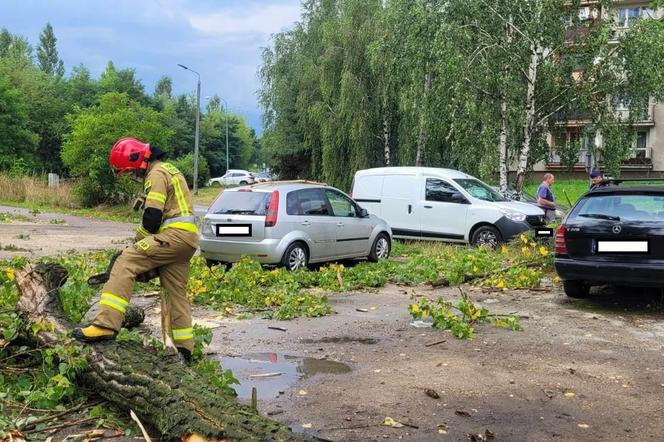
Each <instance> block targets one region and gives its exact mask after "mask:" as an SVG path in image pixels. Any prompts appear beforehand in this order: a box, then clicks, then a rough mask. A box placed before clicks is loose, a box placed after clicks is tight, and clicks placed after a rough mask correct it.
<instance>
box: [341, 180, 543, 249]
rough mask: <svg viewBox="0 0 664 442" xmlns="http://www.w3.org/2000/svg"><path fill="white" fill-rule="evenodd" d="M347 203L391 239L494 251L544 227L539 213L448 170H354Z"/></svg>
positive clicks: (537, 210) (475, 181)
mask: <svg viewBox="0 0 664 442" xmlns="http://www.w3.org/2000/svg"><path fill="white" fill-rule="evenodd" d="M352 197H353V199H354V200H355V201H356V202H358V203H359V204H360V205H361V206H362V207H364V208H366V209H367V210H368V211H369V213H373V214H374V215H376V216H378V217H380V218H382V219H384V220H385V221H387V223H388V224H389V225H390V227H392V232H393V234H394V236H395V237H400V238H408V239H434V240H443V241H452V242H463V243H471V244H473V245H482V244H485V245H488V246H491V247H495V246H496V245H497V244H499V243H500V242H502V241H507V240H509V239H511V238H513V237H515V236H517V235H518V234H519V233H521V232H525V231H527V230H530V229H533V228H535V227H539V226H542V225H544V212H543V211H542V209H540V208H538V207H536V206H534V205H532V204H527V203H522V202H518V201H509V200H507V199H506V198H504V197H503V196H501V195H500V194H499V193H498V192H496V191H495V190H493V189H492V188H491V187H490V186H488V185H487V184H485V183H483V182H482V181H480V180H478V179H477V178H475V177H473V176H470V175H468V174H465V173H463V172H459V171H457V170H452V169H437V168H430V167H383V168H377V169H366V170H360V171H358V172H357V173H355V178H354V180H353V192H352Z"/></svg>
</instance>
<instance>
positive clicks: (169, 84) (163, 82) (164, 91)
mask: <svg viewBox="0 0 664 442" xmlns="http://www.w3.org/2000/svg"><path fill="white" fill-rule="evenodd" d="M172 94H173V80H172V79H171V77H169V76H168V75H162V77H161V78H160V79H159V81H157V84H156V85H155V87H154V95H155V96H165V97H167V98H169V99H171V98H173V95H172Z"/></svg>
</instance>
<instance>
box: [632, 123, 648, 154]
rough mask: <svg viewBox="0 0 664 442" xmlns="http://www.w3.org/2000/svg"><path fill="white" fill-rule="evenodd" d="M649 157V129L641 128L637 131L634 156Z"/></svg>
mask: <svg viewBox="0 0 664 442" xmlns="http://www.w3.org/2000/svg"><path fill="white" fill-rule="evenodd" d="M647 157H648V131H646V130H640V131H637V132H636V142H635V144H634V158H638V159H646V158H647Z"/></svg>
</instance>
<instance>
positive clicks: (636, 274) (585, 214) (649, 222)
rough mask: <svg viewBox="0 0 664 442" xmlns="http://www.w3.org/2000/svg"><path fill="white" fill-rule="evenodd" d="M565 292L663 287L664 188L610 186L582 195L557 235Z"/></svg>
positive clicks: (584, 293) (574, 294)
mask: <svg viewBox="0 0 664 442" xmlns="http://www.w3.org/2000/svg"><path fill="white" fill-rule="evenodd" d="M555 244H556V255H555V266H556V271H557V272H558V275H559V276H560V278H561V279H562V281H563V285H564V288H565V293H566V294H567V295H568V296H570V297H572V298H583V297H586V296H588V293H589V290H590V287H591V286H593V285H605V284H614V285H620V286H636V287H664V186H661V185H658V186H632V187H622V186H609V187H602V188H599V189H596V190H593V191H590V192H588V193H586V194H585V195H583V196H582V197H581V198H580V199H579V201H578V202H577V203H576V204H575V205H574V207H573V208H572V209H571V211H570V212H569V214H568V215H567V216H566V217H565V218H564V219H563V221H562V224H561V225H560V227H559V228H558V230H557V232H556V238H555Z"/></svg>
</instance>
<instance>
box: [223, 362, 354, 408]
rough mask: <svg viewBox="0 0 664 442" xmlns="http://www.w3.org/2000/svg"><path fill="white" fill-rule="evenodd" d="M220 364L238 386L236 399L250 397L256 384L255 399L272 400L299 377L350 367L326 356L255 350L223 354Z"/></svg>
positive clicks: (333, 371) (337, 371) (348, 368)
mask: <svg viewBox="0 0 664 442" xmlns="http://www.w3.org/2000/svg"><path fill="white" fill-rule="evenodd" d="M221 366H222V367H224V370H225V369H231V371H233V375H234V376H235V377H236V378H238V380H239V381H240V385H235V386H234V387H235V391H236V392H237V395H238V398H241V399H250V398H251V388H252V387H256V392H257V393H258V399H259V400H262V399H273V398H276V397H278V396H279V394H280V393H279V392H283V391H286V389H288V387H290V386H292V385H294V384H295V383H296V382H297V381H298V380H299V379H304V378H307V377H309V376H313V375H315V374H318V373H323V374H339V373H348V372H350V371H351V369H350V367H349V366H348V365H346V364H342V363H341V362H335V361H330V360H327V359H316V358H304V357H299V356H289V355H284V354H281V353H255V354H248V355H245V356H243V357H237V358H234V357H228V356H227V357H223V358H221Z"/></svg>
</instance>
